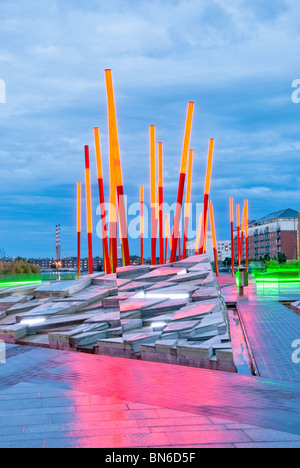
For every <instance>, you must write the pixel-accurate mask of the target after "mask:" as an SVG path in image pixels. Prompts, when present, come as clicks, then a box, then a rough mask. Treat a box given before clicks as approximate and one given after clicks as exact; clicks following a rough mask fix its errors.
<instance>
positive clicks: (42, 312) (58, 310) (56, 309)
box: [16, 302, 82, 322]
mask: <svg viewBox="0 0 300 468" xmlns="http://www.w3.org/2000/svg"><path fill="white" fill-rule="evenodd" d="M81 304H82V303H81V302H68V303H64V302H46V303H45V304H43V305H41V306H39V307H36V308H35V309H33V310H31V311H29V312H26V313H25V314H23V315H21V316H19V315H16V321H17V322H21V321H22V320H24V319H31V318H32V319H34V318H36V317H52V316H54V315H66V314H74V313H75V312H77V311H78V310H79V309H80V306H81Z"/></svg>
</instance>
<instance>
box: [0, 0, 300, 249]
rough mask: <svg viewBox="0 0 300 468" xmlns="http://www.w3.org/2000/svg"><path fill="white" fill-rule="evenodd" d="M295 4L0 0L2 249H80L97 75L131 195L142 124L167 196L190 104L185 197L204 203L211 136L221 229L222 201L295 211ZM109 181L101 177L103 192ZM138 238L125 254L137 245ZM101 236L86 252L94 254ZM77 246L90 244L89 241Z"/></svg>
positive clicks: (298, 187)
mask: <svg viewBox="0 0 300 468" xmlns="http://www.w3.org/2000/svg"><path fill="white" fill-rule="evenodd" d="M299 18H300V5H299V2H298V1H297V0H273V1H272V2H266V1H265V2H263V1H261V0H245V1H244V0H228V1H227V2H224V1H221V0H172V1H170V0H152V1H148V0H143V1H136V0H131V1H128V0H110V1H109V2H105V1H101V0H100V1H99V0H98V1H96V0H86V1H85V2H79V1H77V0H72V1H66V0H59V1H55V0H51V1H50V0H47V1H46V0H39V1H37V0H26V2H24V1H20V0H9V1H7V0H1V3H0V79H2V80H4V81H5V82H6V86H7V102H6V104H0V160H1V164H0V181H1V182H0V219H1V226H0V249H2V248H4V249H5V251H6V252H7V254H8V255H11V256H17V255H22V256H28V257H29V256H37V257H39V256H51V257H52V256H53V255H54V248H55V246H54V234H55V225H56V224H58V223H60V224H61V225H62V253H63V254H66V255H75V252H76V236H75V232H74V231H75V195H76V182H77V181H79V180H81V181H82V182H83V181H84V176H83V169H84V158H83V156H84V153H83V148H84V145H85V144H91V145H92V149H91V154H92V171H93V182H94V185H93V195H94V210H93V211H94V217H93V218H94V224H95V225H96V223H97V222H98V221H99V219H98V218H97V217H96V214H95V213H96V204H97V202H98V197H97V186H96V173H95V165H94V157H93V155H94V153H93V127H94V126H99V127H100V131H101V136H102V150H103V159H104V169H105V173H106V174H107V181H108V149H107V105H106V93H105V82H104V70H105V69H106V68H111V69H112V71H113V79H114V86H115V95H116V104H117V113H118V128H119V135H120V146H121V158H122V164H123V172H124V174H123V175H124V184H125V191H126V193H127V194H128V197H129V202H135V201H137V200H138V195H139V185H141V184H143V185H145V186H146V194H147V197H148V188H149V187H148V186H149V181H148V167H149V156H148V153H149V150H148V148H149V125H150V124H155V125H156V126H157V139H158V140H162V141H163V142H164V147H165V189H166V198H167V200H168V201H170V202H171V201H172V202H173V201H174V199H175V197H176V192H177V185H178V171H179V166H180V157H181V149H182V141H183V129H184V123H185V116H186V109H187V103H188V101H189V100H194V101H195V117H194V127H193V134H192V141H191V146H192V148H193V149H194V150H195V159H196V162H195V171H194V186H193V202H195V203H196V202H201V201H202V192H203V186H204V171H205V164H206V156H207V148H208V140H209V138H211V137H214V138H215V139H216V146H215V160H214V167H213V182H212V192H211V197H212V200H213V202H214V205H215V211H216V227H217V234H218V237H219V238H220V239H221V238H222V239H226V238H228V237H229V225H228V203H229V197H230V196H234V198H235V201H236V202H240V203H242V202H243V200H244V198H246V197H247V198H249V208H250V217H251V218H259V217H260V216H262V215H264V214H266V213H268V212H271V211H275V210H278V209H283V208H288V207H290V208H294V209H300V184H299V181H300V176H299V174H300V171H299V169H300V167H299V166H300V158H299V155H300V135H299V128H300V126H299V121H300V104H298V105H296V104H293V102H292V99H291V95H292V92H293V90H292V82H293V80H295V79H297V78H300V71H299V52H298V51H299V50H300V28H299V23H300V19H299ZM107 195H108V188H107V184H106V196H107ZM137 245H138V244H136V243H134V242H133V243H132V249H131V250H132V253H137V252H138V248H137ZM100 247H101V242H100V241H99V239H97V238H95V250H94V253H95V254H96V253H101V248H100ZM83 253H84V254H85V253H86V247H84V252H83Z"/></svg>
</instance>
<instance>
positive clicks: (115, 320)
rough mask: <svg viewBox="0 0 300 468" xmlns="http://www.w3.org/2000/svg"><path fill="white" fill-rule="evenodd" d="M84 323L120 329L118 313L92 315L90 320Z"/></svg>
mask: <svg viewBox="0 0 300 468" xmlns="http://www.w3.org/2000/svg"><path fill="white" fill-rule="evenodd" d="M85 323H108V324H109V326H110V327H114V328H115V327H120V326H121V320H120V312H119V311H114V312H107V313H100V314H97V315H94V316H93V317H91V318H90V319H88V320H86V322H85Z"/></svg>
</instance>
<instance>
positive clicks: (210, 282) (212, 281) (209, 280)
mask: <svg viewBox="0 0 300 468" xmlns="http://www.w3.org/2000/svg"><path fill="white" fill-rule="evenodd" d="M216 283H217V281H216V278H215V276H214V275H213V274H212V273H210V274H209V275H208V276H207V277H206V278H205V280H204V281H203V283H202V286H205V287H215V286H216Z"/></svg>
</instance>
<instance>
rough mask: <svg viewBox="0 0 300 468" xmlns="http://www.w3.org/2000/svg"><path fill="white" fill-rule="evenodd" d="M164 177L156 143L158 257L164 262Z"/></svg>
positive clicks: (160, 147) (161, 148)
mask: <svg viewBox="0 0 300 468" xmlns="http://www.w3.org/2000/svg"><path fill="white" fill-rule="evenodd" d="M163 203H164V177H163V144H162V143H158V205H159V259H160V264H161V265H163V264H164V207H163Z"/></svg>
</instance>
